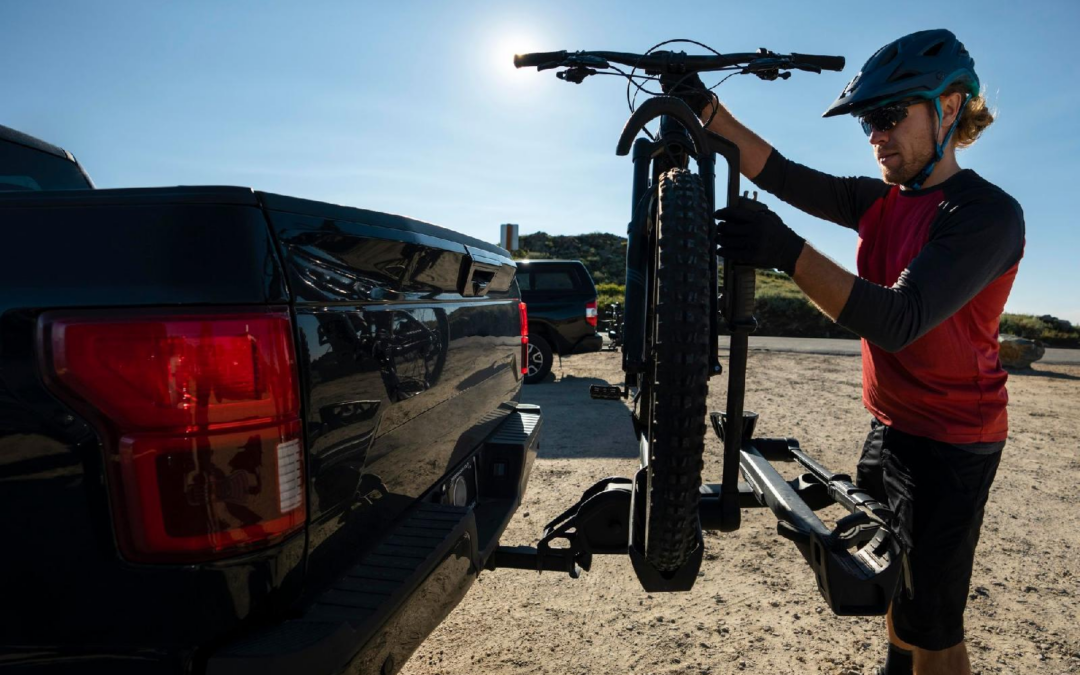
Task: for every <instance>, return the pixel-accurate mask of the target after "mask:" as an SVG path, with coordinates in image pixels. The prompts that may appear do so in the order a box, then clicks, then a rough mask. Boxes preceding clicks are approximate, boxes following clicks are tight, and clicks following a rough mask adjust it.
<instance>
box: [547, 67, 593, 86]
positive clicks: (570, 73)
mask: <svg viewBox="0 0 1080 675" xmlns="http://www.w3.org/2000/svg"><path fill="white" fill-rule="evenodd" d="M595 74H596V70H594V69H593V68H586V67H585V66H574V67H573V68H567V69H566V70H560V71H559V72H557V73H555V77H557V78H559V79H560V80H564V81H566V82H573V83H574V84H581V83H582V82H583V81H584V80H585V78H586V77H588V76H590V75H595Z"/></svg>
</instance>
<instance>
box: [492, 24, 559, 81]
mask: <svg viewBox="0 0 1080 675" xmlns="http://www.w3.org/2000/svg"><path fill="white" fill-rule="evenodd" d="M492 44H493V47H492V51H491V60H492V66H493V68H494V69H495V72H496V73H497V74H498V75H499V77H500V79H503V80H506V81H508V82H524V81H526V80H528V79H529V78H527V77H525V74H526V73H525V72H524V71H525V69H522V70H521V71H519V70H518V69H517V68H514V55H515V54H527V53H529V52H537V51H550V50H551V47H549V46H546V45H544V44H543V42H542V41H541V40H540V39H539V38H537V36H535V35H528V34H525V33H521V32H513V31H500V32H498V33H497V34H496V36H495V40H494V41H493V43H492ZM528 70H533V69H531V68H530V69H528ZM532 74H533V75H535V73H532Z"/></svg>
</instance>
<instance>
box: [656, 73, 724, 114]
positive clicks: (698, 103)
mask: <svg viewBox="0 0 1080 675" xmlns="http://www.w3.org/2000/svg"><path fill="white" fill-rule="evenodd" d="M660 89H661V91H663V92H664V93H665V94H667V95H668V96H674V97H676V98H681V99H682V100H683V102H684V103H686V105H688V106H690V109H691V110H693V111H694V113H695V114H696V115H697V116H698V117H701V113H702V112H704V111H705V106H707V105H709V104H710V103H712V102H713V99H714V98H716V97H715V96H713V93H712V92H711V91H709V90H708V89H707V88H706V87H705V83H704V82H702V81H701V78H700V77H698V74H697V73H683V74H682V75H673V74H671V73H664V74H663V75H661V76H660Z"/></svg>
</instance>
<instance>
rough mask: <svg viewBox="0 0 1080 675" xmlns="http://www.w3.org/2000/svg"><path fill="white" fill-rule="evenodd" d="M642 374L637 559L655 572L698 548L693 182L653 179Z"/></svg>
mask: <svg viewBox="0 0 1080 675" xmlns="http://www.w3.org/2000/svg"><path fill="white" fill-rule="evenodd" d="M656 224H657V229H658V230H659V232H658V236H657V239H656V243H657V250H656V251H655V255H656V257H655V259H654V260H655V267H654V269H655V270H656V272H655V274H654V275H653V281H652V289H651V293H652V298H651V299H652V301H653V307H654V311H653V312H652V313H651V316H650V322H651V325H650V326H649V328H650V330H649V333H650V334H651V344H652V353H653V358H652V363H651V367H650V368H649V369H648V377H649V381H648V383H647V389H648V395H647V396H646V398H645V400H646V405H648V406H649V407H650V410H649V411H645V412H647V414H646V415H643V416H642V417H644V418H645V419H646V420H647V421H648V425H649V471H648V479H649V480H648V495H649V498H648V511H647V514H646V539H645V557H646V559H647V560H648V561H649V562H650V563H651V564H652V565H653V566H654V567H655V568H656V569H658V570H660V571H661V572H667V571H674V570H676V569H678V568H679V567H681V566H682V565H683V564H684V563H685V562H686V560H687V559H688V558H689V556H690V554H691V553H692V552H693V550H694V548H695V547H696V546H697V544H698V532H699V525H698V503H699V501H700V493H699V488H700V487H701V470H702V455H703V453H704V448H705V411H706V409H705V399H706V396H707V394H708V380H709V372H708V368H709V294H710V293H712V292H715V283H710V279H709V275H710V256H712V255H713V254H714V252H713V251H711V250H710V246H709V242H710V237H709V230H708V228H709V227H711V226H712V219H711V218H710V214H709V213H708V212H707V206H706V198H705V189H704V187H703V185H702V182H701V178H700V177H699V176H697V175H696V174H694V173H691V172H690V171H688V170H686V169H672V170H670V171H667V172H665V173H664V174H663V175H662V176H661V177H660V186H659V198H658V207H657V217H656Z"/></svg>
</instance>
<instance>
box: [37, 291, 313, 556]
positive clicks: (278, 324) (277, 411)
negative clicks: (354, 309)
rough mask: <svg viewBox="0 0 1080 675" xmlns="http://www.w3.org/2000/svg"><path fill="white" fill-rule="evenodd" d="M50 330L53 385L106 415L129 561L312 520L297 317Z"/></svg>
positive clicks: (83, 323)
mask: <svg viewBox="0 0 1080 675" xmlns="http://www.w3.org/2000/svg"><path fill="white" fill-rule="evenodd" d="M41 335H42V347H43V350H44V353H45V355H46V361H47V366H46V370H47V373H46V375H47V379H48V380H49V381H50V382H54V383H56V384H57V385H59V387H58V388H59V389H60V390H61V392H60V393H61V394H68V395H69V397H70V395H74V398H75V399H77V401H76V402H75V404H76V405H78V406H80V407H90V408H92V409H93V410H94V412H95V413H96V414H97V415H99V416H100V417H102V418H104V424H105V426H106V427H107V431H108V435H109V436H110V438H109V441H108V443H109V447H108V448H107V453H108V454H107V462H106V465H107V468H108V484H109V491H110V494H111V497H112V504H113V513H114V518H115V520H116V526H117V527H116V530H117V535H118V540H119V543H120V547H121V551H122V553H123V554H124V557H126V558H128V559H130V560H134V561H138V562H195V561H199V560H210V559H215V558H221V557H225V556H228V555H233V554H236V553H239V552H242V551H244V550H249V549H251V548H254V547H260V546H267V545H270V544H273V543H276V542H278V541H280V540H281V539H283V538H284V537H286V536H287V535H289V534H291V533H293V532H295V531H297V530H298V529H300V528H302V527H303V524H304V522H305V519H306V509H305V504H304V501H305V500H304V481H303V449H302V447H301V427H300V404H299V383H298V379H297V374H296V363H295V358H294V351H293V344H292V332H291V323H290V321H289V316H288V313H287V312H285V311H283V310H276V311H267V312H258V313H220V314H202V315H198V316H193V315H169V316H165V315H161V314H147V313H140V314H130V315H127V316H121V317H117V316H106V315H103V314H100V313H97V314H71V315H46V316H45V317H43V319H42V331H41Z"/></svg>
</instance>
